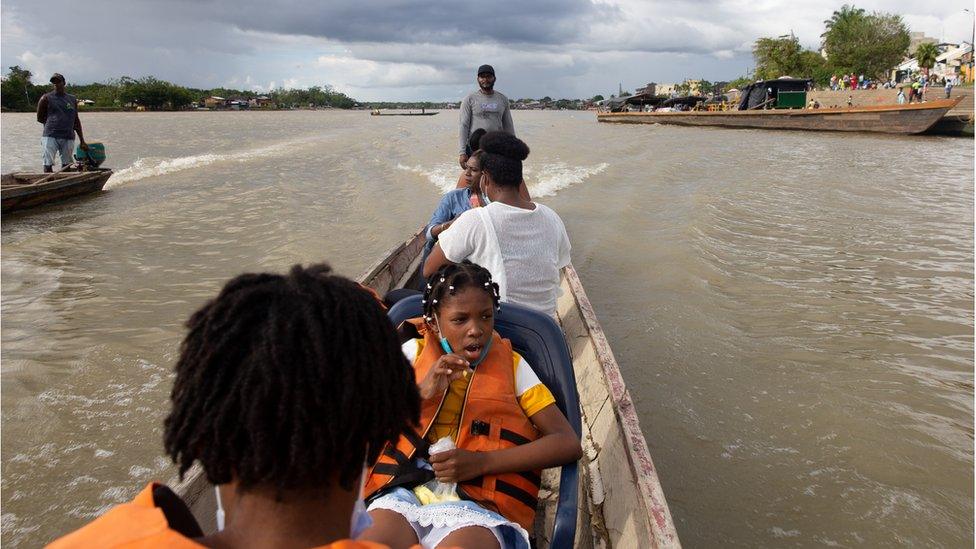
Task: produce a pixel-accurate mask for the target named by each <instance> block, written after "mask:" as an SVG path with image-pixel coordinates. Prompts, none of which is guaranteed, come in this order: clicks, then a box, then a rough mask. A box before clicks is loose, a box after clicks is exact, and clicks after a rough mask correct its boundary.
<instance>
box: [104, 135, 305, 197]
mask: <svg viewBox="0 0 976 549" xmlns="http://www.w3.org/2000/svg"><path fill="white" fill-rule="evenodd" d="M296 144H297V142H287V143H278V144H275V145H268V146H266V147H261V148H257V149H251V150H247V151H240V152H233V153H227V154H198V155H194V156H183V157H179V158H152V157H150V158H140V159H138V160H136V161H135V162H133V163H132V165H131V166H129V167H127V168H123V169H121V170H119V171H117V172H115V174H114V175H112V178H111V179H109V180H108V183H107V184H106V185H105V188H107V189H110V188H113V187H118V186H119V185H124V184H126V183H131V182H133V181H138V180H140V179H145V178H147V177H156V176H159V175H166V174H170V173H174V172H180V171H183V170H192V169H194V168H200V167H203V166H209V165H211V164H214V163H217V162H247V161H249V160H253V159H255V158H264V157H268V156H273V155H275V154H278V153H281V152H284V151H287V150H290V149H292V148H293V147H294V146H295V145H296Z"/></svg>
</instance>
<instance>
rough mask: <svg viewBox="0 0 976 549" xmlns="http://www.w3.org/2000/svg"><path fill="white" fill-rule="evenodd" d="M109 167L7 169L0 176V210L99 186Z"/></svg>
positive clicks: (70, 195)
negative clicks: (44, 170) (35, 170)
mask: <svg viewBox="0 0 976 549" xmlns="http://www.w3.org/2000/svg"><path fill="white" fill-rule="evenodd" d="M109 177H112V170H107V169H96V170H90V171H83V172H57V173H8V174H4V175H3V176H2V178H0V195H2V205H3V206H2V208H3V213H8V212H13V211H17V210H23V209H27V208H33V207H35V206H40V205H42V204H48V203H51V202H58V201H61V200H66V199H68V198H73V197H76V196H79V195H83V194H89V193H94V192H98V191H100V190H102V187H104V186H105V183H106V182H107V181H108V178H109Z"/></svg>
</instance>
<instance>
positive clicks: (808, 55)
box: [729, 5, 938, 88]
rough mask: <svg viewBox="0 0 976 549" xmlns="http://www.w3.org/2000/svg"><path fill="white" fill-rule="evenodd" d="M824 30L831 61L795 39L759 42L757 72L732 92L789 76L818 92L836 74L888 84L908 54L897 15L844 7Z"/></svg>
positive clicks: (755, 47) (733, 84)
mask: <svg viewBox="0 0 976 549" xmlns="http://www.w3.org/2000/svg"><path fill="white" fill-rule="evenodd" d="M824 27H825V29H824V33H823V34H821V35H820V38H821V40H822V41H821V46H822V47H823V50H824V52H826V55H827V57H826V59H825V58H824V56H822V55H820V53H819V52H816V51H814V50H808V49H804V48H803V47H802V46H801V45H800V41H799V39H797V38H796V37H795V36H793V35H792V34H790V35H789V36H780V37H778V38H769V37H764V38H760V39H758V40H756V42H755V44H754V45H753V48H752V55H753V58H754V59H755V61H756V70H755V72H754V73H753V74H752V75H747V76H743V77H741V78H738V79H736V80H733V81H732V82H729V87H730V88H732V87H735V88H740V87H742V86H745V85H747V84H749V83H751V82H754V81H755V80H766V79H772V78H779V77H780V76H787V75H789V76H792V77H795V78H811V79H813V81H814V84H816V85H817V86H826V85H827V84H828V83H829V82H830V77H831V75H835V74H849V73H855V74H863V75H866V76H868V77H870V78H872V79H882V78H884V79H886V78H887V76H888V71H889V70H891V68H892V67H894V66H895V65H897V64H898V63H899V62H901V60H902V58H903V57H904V56H905V54H906V53H907V52H908V45H909V43H910V39H909V35H908V28H907V27H906V26H905V23H904V22H903V21H902V19H901V16H898V15H893V14H890V13H881V12H874V13H871V14H869V13H867V12H865V11H864V10H863V9H860V8H855V7H854V6H848V5H844V6H843V7H841V9H839V10H836V11H834V13H833V14H832V15H831V17H830V19H828V20H826V21H824ZM936 55H938V52H937V51H936ZM934 64H935V58H934V57H933V58H932V65H934Z"/></svg>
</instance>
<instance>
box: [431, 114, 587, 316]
mask: <svg viewBox="0 0 976 549" xmlns="http://www.w3.org/2000/svg"><path fill="white" fill-rule="evenodd" d="M481 150H482V152H483V153H484V156H483V157H482V160H483V161H482V170H483V172H484V175H483V176H482V183H481V192H482V194H483V195H484V196H485V197H486V199H487V200H486V201H487V202H488V205H487V206H485V207H484V208H477V209H474V210H468V211H466V212H464V213H463V214H461V215H460V217H458V218H457V219H456V220H455V221H454V223H453V224H452V225H451V227H450V228H449V229H447V230H445V231H444V232H442V233H441V234H440V239H439V242H438V243H437V244H436V245H434V248H433V249H432V250H431V253H430V256H429V257H428V258H427V261H426V262H425V263H424V276H426V277H430V276H431V275H432V274H433V273H435V272H436V271H437V270H438V269H440V268H441V267H442V266H443V265H444V264H446V263H460V262H461V261H464V260H466V259H467V260H470V261H472V262H474V263H477V264H479V265H483V266H484V267H486V268H487V269H488V270H489V271H491V274H492V278H494V280H495V281H496V282H497V283H498V285H499V287H500V288H501V296H502V301H511V302H513V303H518V304H520V305H525V306H526V307H529V308H532V309H535V310H537V311H540V312H542V313H544V314H547V315H550V316H555V312H556V298H557V297H558V295H559V282H560V275H559V272H560V269H562V268H563V267H565V266H566V265H569V262H570V243H569V236H568V235H567V234H566V227H565V225H563V221H562V219H560V218H559V215H557V214H556V212H554V211H552V210H551V209H549V208H548V207H546V206H544V205H542V204H538V203H535V202H532V201H530V200H526V199H524V198H523V197H522V196H521V194H520V193H519V185H520V184H521V183H522V181H523V177H522V161H523V160H525V159H526V158H527V157H528V156H529V147H528V146H527V145H526V144H525V143H524V142H522V140H520V139H518V138H517V137H515V136H514V135H510V134H508V133H505V132H488V133H487V134H485V136H484V137H482V138H481Z"/></svg>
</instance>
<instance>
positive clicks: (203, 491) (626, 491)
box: [172, 230, 680, 548]
mask: <svg viewBox="0 0 976 549" xmlns="http://www.w3.org/2000/svg"><path fill="white" fill-rule="evenodd" d="M424 242H425V235H424V231H423V230H421V231H418V232H417V233H416V234H414V235H413V236H411V237H410V238H409V239H407V240H406V241H405V242H403V243H401V244H399V245H398V246H396V247H395V248H394V249H392V250H391V251H390V252H389V253H388V254H387V255H386V256H385V257H384V258H383V259H381V260H380V261H379V262H378V263H376V265H375V266H374V267H372V268H371V269H369V270H368V271H367V272H366V273H365V274H364V275H363V276H362V277H361V278H360V281H361V282H362V283H363V284H364V285H366V286H368V287H370V288H372V289H373V290H375V291H376V292H377V293H378V294H380V295H384V294H386V293H387V292H388V291H390V290H392V289H396V288H405V287H416V286H418V285H419V284H418V283H419V272H420V259H421V252H422V251H423V246H424ZM562 289H563V295H562V296H561V297H560V298H559V302H558V304H557V313H558V316H559V322H560V325H561V327H562V330H563V334H564V337H565V340H566V343H567V344H568V348H569V352H570V354H571V356H572V365H573V370H574V373H575V378H576V387H577V389H578V396H579V403H580V411H581V416H582V417H581V419H582V422H581V423H582V437H583V448H584V454H585V455H584V457H583V459H582V460H581V461H580V462H579V464H578V471H579V487H578V492H577V493H576V496H577V497H576V498H575V499H576V509H575V511H576V513H575V515H576V518H575V521H574V523H575V524H573V525H568V526H571V527H572V526H574V527H575V528H571V530H574V532H570V536H569V537H568V538H563V537H560V538H559V539H572V546H574V547H581V548H589V547H680V543H679V541H678V536H677V533H676V532H675V529H674V523H673V521H672V519H671V513H670V511H669V509H668V505H667V502H666V500H665V499H664V493H663V490H662V489H661V485H660V482H659V481H658V477H657V472H656V470H655V468H654V463H653V461H652V460H651V457H650V453H649V452H648V448H647V442H646V440H645V438H644V435H643V433H642V432H641V429H640V424H639V422H638V419H637V415H636V411H635V409H634V405H633V402H632V401H631V399H630V394H629V393H628V392H627V388H626V386H625V385H624V382H623V378H622V377H621V375H620V369H619V367H618V366H617V362H616V359H615V358H614V356H613V353H612V351H611V350H610V346H609V344H608V343H607V340H606V337H605V336H604V334H603V330H602V328H601V327H600V324H599V322H598V321H597V319H596V315H595V313H594V312H593V308H592V305H591V304H590V302H589V299H588V298H587V296H586V293H585V292H584V291H583V286H582V284H581V283H580V280H579V277H578V276H577V274H576V271H575V269H574V268H573V267H572V265H570V266H568V267H566V268H565V269H564V270H563V276H562ZM559 483H560V475H559V470H558V469H547V470H546V471H545V472H544V474H543V482H542V489H541V490H540V492H539V505H538V513H537V516H536V528H535V532H534V534H535V538H536V546H537V547H550V546H552V547H564V546H566V543H565V542H556V543H552V536H553V534H554V531H555V530H557V520H556V515H557V505H558V502H559V498H560V486H559ZM172 486H173V489H174V491H176V493H177V494H178V495H179V496H181V497H182V498H183V501H185V502H186V504H187V505H188V506H189V507H190V509H191V511H192V512H193V515H194V517H195V518H196V519H197V522H198V523H199V524H200V525H201V527H203V529H204V531H205V532H209V531H212V530H213V529H214V527H215V510H216V501H215V499H214V491H213V486H211V485H210V484H209V483H208V482H207V479H206V475H204V473H203V470H202V469H201V468H200V467H199V465H195V466H194V467H192V468H191V469H190V470H189V471H188V472H187V475H186V477H185V478H184V480H183V481H182V482H180V483H177V484H172ZM567 486H568V485H567ZM564 518H565V517H564ZM563 522H565V521H563ZM566 526H567V525H566V524H560V525H559V526H558V527H559V529H561V530H562V531H561V532H559V533H557V535H560V536H564V535H565V534H566V531H565V527H566Z"/></svg>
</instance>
